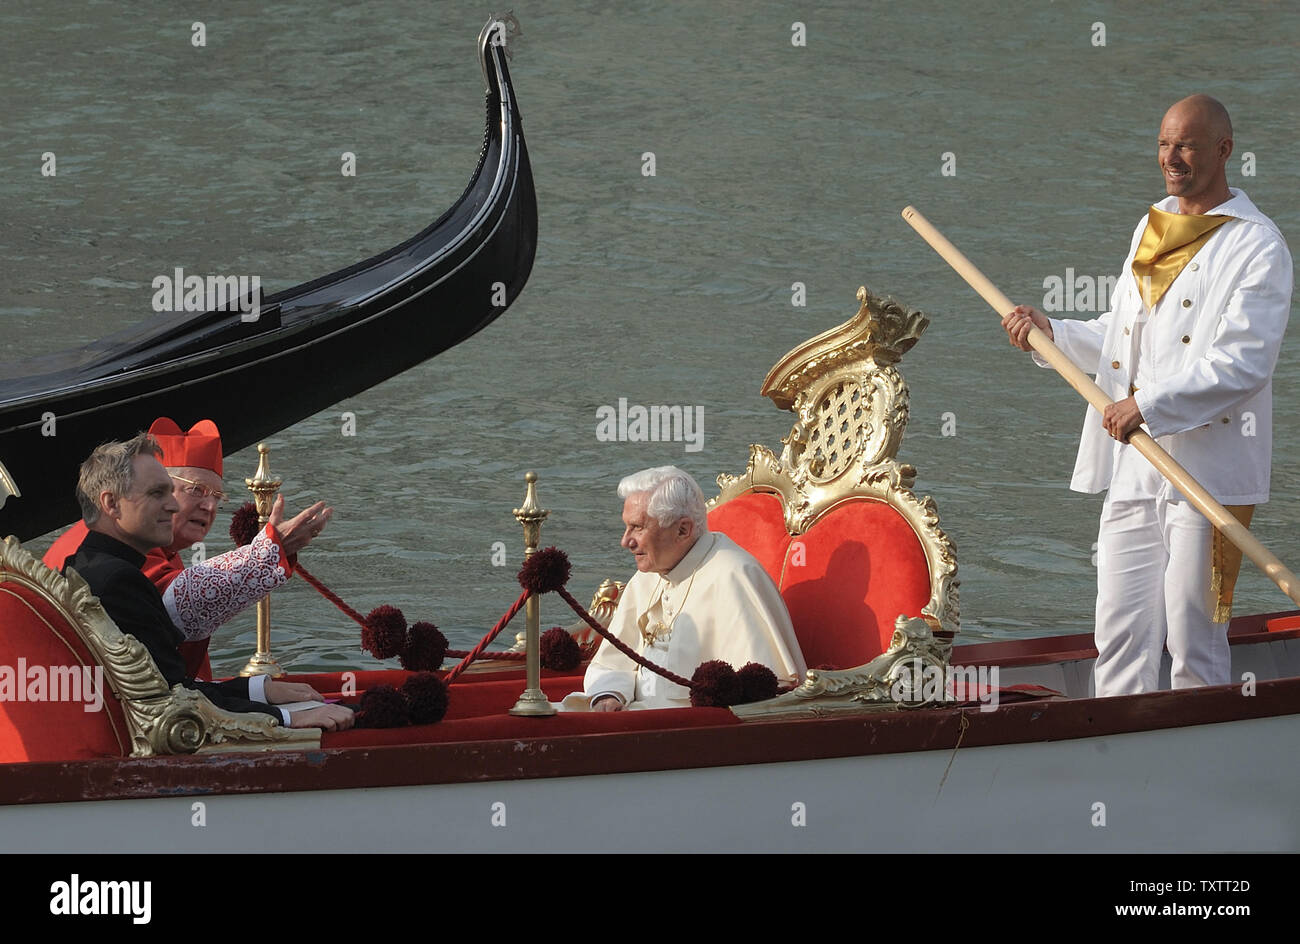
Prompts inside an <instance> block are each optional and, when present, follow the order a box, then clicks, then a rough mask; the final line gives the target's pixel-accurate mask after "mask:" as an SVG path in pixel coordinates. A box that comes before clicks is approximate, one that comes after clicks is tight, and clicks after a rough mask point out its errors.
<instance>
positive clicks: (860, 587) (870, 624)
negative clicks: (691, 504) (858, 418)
mask: <svg viewBox="0 0 1300 944" xmlns="http://www.w3.org/2000/svg"><path fill="white" fill-rule="evenodd" d="M709 527H710V528H711V529H712V530H715V531H721V532H723V533H725V534H726V535H727V536H728V537H730V538H731V539H732V540H733V541H735V542H736V543H737V544H739V545H740V546H741V547H743V548H745V549H746V550H747V551H749V552H750V553H751V554H753V555H754V556H755V557H756V558H757V559H758V561H759V562H760V563H761V564H762V565H763V567H764V569H765V570H766V571H767V572H768V574H769V575H771V577H772V579H773V581H775V582H776V584H777V586H778V587H779V588H780V590H781V595H782V597H784V598H785V603H786V606H787V607H788V608H789V610H790V620H791V622H792V623H793V624H794V630H795V635H796V636H798V638H799V646H800V648H801V649H802V650H803V656H804V660H805V661H806V662H807V664H808V667H809V668H821V667H827V666H829V667H833V668H841V669H842V668H851V667H853V666H856V665H862V664H863V663H865V662H869V661H870V660H871V659H873V658H875V657H876V656H878V655H880V653H882V652H884V651H885V649H886V648H888V646H889V640H890V638H891V637H892V636H893V633H894V620H895V619H896V618H897V617H898V616H899V615H906V616H919V615H920V614H921V610H922V608H923V607H924V606H925V605H926V604H927V603H929V602H930V592H931V591H930V566H929V562H928V561H927V559H926V556H925V549H924V548H923V547H922V545H921V542H920V539H919V538H918V537H917V535H916V532H915V531H913V530H912V526H911V525H910V524H909V523H908V522H907V519H905V518H904V517H903V516H902V515H901V514H900V513H899V512H898V511H897V510H896V509H895V508H894V507H893V506H891V505H889V504H888V503H886V502H883V501H879V500H874V499H868V498H854V499H850V500H848V501H845V502H842V503H841V504H839V505H836V506H835V507H834V508H832V509H830V510H829V511H827V512H824V513H823V514H822V516H821V517H820V518H819V519H818V520H817V521H816V523H814V524H813V526H812V527H811V528H810V529H809V530H808V531H807V533H805V534H803V535H800V536H798V537H791V535H790V534H789V533H787V531H786V529H785V519H784V516H783V514H782V508H781V500H780V499H779V498H778V497H777V496H775V495H773V494H770V493H760V492H748V493H746V494H744V495H740V496H738V497H736V498H733V499H731V500H730V501H727V502H724V503H723V504H721V505H719V506H718V507H717V508H715V509H714V510H713V511H712V512H711V513H710V514H709Z"/></svg>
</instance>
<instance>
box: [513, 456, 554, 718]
mask: <svg viewBox="0 0 1300 944" xmlns="http://www.w3.org/2000/svg"><path fill="white" fill-rule="evenodd" d="M524 481H525V482H527V483H528V490H527V491H526V492H525V493H524V504H523V507H522V508H516V509H515V510H514V516H515V520H516V521H518V522H519V523H520V524H521V525H523V528H524V559H525V560H527V559H528V558H529V557H532V555H533V553H534V552H535V551H536V550H537V546H538V545H539V544H541V542H542V522H543V521H545V520H546V517H547V515H549V514H550V512H549V511H546V510H545V509H543V508H542V507H541V506H539V505H538V504H537V473H536V472H527V473H525V474H524ZM524 619H525V631H524V632H525V637H526V639H527V644H528V656H527V659H526V660H525V663H524V664H525V666H526V667H527V673H528V679H527V683H526V687H525V689H524V693H523V694H522V695H520V696H519V700H518V701H517V702H515V706H514V707H513V708H511V709H510V713H511V714H512V715H524V716H530V717H534V718H545V717H549V716H550V715H553V714H555V709H554V708H552V707H551V703H550V701H549V700H548V699H547V697H546V693H545V692H543V691H542V612H541V605H540V601H539V600H538V599H537V597H536V596H532V597H529V598H528V602H527V603H526V604H524Z"/></svg>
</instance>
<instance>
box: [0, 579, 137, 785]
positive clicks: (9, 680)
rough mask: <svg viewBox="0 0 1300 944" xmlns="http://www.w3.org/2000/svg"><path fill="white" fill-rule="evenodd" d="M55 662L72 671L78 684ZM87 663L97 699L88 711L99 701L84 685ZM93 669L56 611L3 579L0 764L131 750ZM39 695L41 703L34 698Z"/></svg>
mask: <svg viewBox="0 0 1300 944" xmlns="http://www.w3.org/2000/svg"><path fill="white" fill-rule="evenodd" d="M56 667H70V668H72V669H74V670H75V672H76V675H77V679H76V681H75V683H74V682H73V681H72V678H71V673H69V672H66V671H63V672H55V671H53V670H54V669H56ZM86 667H89V668H90V670H91V672H90V678H91V679H92V680H93V681H94V683H95V684H96V686H97V687H98V690H99V692H100V695H99V698H100V699H102V701H99V707H98V709H97V710H87V708H91V709H94V707H95V704H96V702H97V698H96V697H95V695H94V694H93V693H92V692H91V691H87V690H86V689H85V688H84V685H85V682H86V672H85V668H86ZM95 667H96V662H95V659H94V658H93V657H92V655H91V653H90V650H89V649H88V648H87V647H86V644H85V643H84V642H82V640H81V637H80V636H78V635H77V631H76V629H74V628H73V627H72V626H71V625H69V624H68V622H67V620H65V619H64V618H63V616H62V614H60V612H59V611H58V609H57V608H55V607H54V606H53V605H52V604H51V603H50V602H49V601H48V600H46V599H45V598H44V597H42V596H41V594H39V593H37V592H36V591H35V590H33V589H31V588H30V587H28V586H25V585H22V584H18V583H16V582H12V581H5V582H0V672H2V673H4V677H3V678H0V763H14V762H20V761H50V760H83V759H90V758H95V757H122V756H125V755H127V754H129V753H130V736H129V734H128V728H127V724H126V718H125V716H124V715H123V712H122V705H121V703H120V702H118V700H117V697H116V696H115V695H114V694H113V691H112V688H111V687H110V686H109V684H108V680H107V678H106V677H105V676H104V674H103V672H102V670H101V671H100V672H98V673H96V672H95V671H94V669H95ZM101 683H102V684H101ZM19 690H21V698H22V700H19V694H20V691H19ZM74 696H75V697H74ZM38 697H39V698H42V699H44V700H39V701H37V700H32V699H35V698H38ZM52 698H56V699H58V700H50V699H52Z"/></svg>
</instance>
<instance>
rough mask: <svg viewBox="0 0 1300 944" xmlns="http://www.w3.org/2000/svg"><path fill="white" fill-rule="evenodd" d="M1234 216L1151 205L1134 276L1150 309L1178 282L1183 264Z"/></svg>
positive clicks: (1136, 258) (1139, 246)
mask: <svg viewBox="0 0 1300 944" xmlns="http://www.w3.org/2000/svg"><path fill="white" fill-rule="evenodd" d="M1230 219H1232V217H1230V216H1221V215H1216V216H1206V215H1203V214H1199V213H1166V212H1165V211H1164V210H1157V209H1156V208H1155V207H1152V208H1151V212H1150V213H1149V214H1148V215H1147V228H1146V232H1144V233H1143V234H1142V241H1141V242H1140V243H1138V250H1137V255H1135V256H1134V257H1133V277H1134V278H1135V279H1137V284H1138V291H1140V292H1141V293H1142V298H1143V300H1144V301H1145V302H1146V303H1147V308H1155V307H1156V303H1157V302H1159V301H1160V299H1161V297H1162V296H1163V295H1164V294H1165V292H1167V291H1168V290H1169V286H1171V285H1173V284H1174V279H1176V278H1178V273H1180V272H1182V271H1183V266H1185V265H1187V263H1189V262H1191V261H1192V256H1194V255H1196V253H1197V252H1199V251H1200V248H1201V247H1202V246H1204V245H1205V244H1206V243H1207V242H1208V241H1209V239H1210V236H1211V235H1213V233H1214V231H1215V230H1216V229H1218V228H1219V227H1220V226H1222V225H1223V224H1224V223H1226V222H1228V220H1230Z"/></svg>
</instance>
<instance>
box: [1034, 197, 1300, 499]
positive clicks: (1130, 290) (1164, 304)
mask: <svg viewBox="0 0 1300 944" xmlns="http://www.w3.org/2000/svg"><path fill="white" fill-rule="evenodd" d="M1230 189H1231V193H1232V197H1231V199H1229V200H1228V201H1227V202H1226V203H1223V204H1221V205H1219V206H1218V207H1215V208H1214V209H1213V210H1211V211H1210V213H1218V214H1227V215H1228V216H1233V217H1236V219H1235V220H1234V221H1232V222H1229V223H1226V224H1224V225H1223V226H1220V227H1219V228H1218V229H1217V230H1215V231H1214V234H1213V235H1212V236H1211V237H1210V239H1209V241H1208V242H1207V243H1206V244H1205V245H1204V246H1203V247H1202V248H1201V250H1200V252H1198V253H1197V254H1196V255H1195V256H1194V257H1193V258H1192V261H1191V262H1189V263H1188V264H1187V265H1186V266H1185V267H1184V268H1183V271H1182V272H1180V273H1179V275H1178V278H1177V279H1175V280H1174V282H1173V284H1172V285H1171V286H1170V287H1169V289H1168V291H1166V292H1165V294H1164V296H1163V297H1162V298H1161V299H1160V301H1159V303H1158V304H1157V305H1156V307H1155V309H1154V311H1153V312H1152V313H1151V315H1150V318H1149V319H1148V321H1147V323H1146V326H1145V328H1144V330H1143V344H1153V345H1154V349H1153V355H1154V364H1155V369H1154V373H1155V378H1154V381H1153V382H1150V383H1147V384H1144V385H1143V387H1142V388H1141V389H1140V390H1138V391H1137V393H1136V394H1134V399H1135V400H1136V401H1137V405H1138V408H1139V409H1140V410H1141V411H1142V417H1143V419H1144V420H1145V421H1146V423H1145V428H1146V429H1147V431H1148V432H1149V433H1150V434H1151V435H1152V436H1154V437H1155V438H1156V441H1157V442H1158V443H1159V444H1160V445H1161V446H1162V447H1163V448H1164V449H1165V450H1166V451H1167V452H1168V453H1169V454H1170V455H1171V456H1173V458H1174V459H1175V460H1176V461H1177V462H1179V463H1180V464H1181V465H1182V466H1183V467H1184V468H1185V469H1187V471H1188V472H1190V473H1191V474H1192V477H1193V478H1195V479H1196V480H1197V481H1199V482H1200V483H1201V485H1203V486H1204V487H1205V488H1206V489H1207V490H1208V491H1209V492H1210V494H1211V495H1213V496H1214V497H1215V498H1216V499H1218V501H1219V502H1220V503H1222V504H1225V505H1252V504H1259V503H1262V502H1265V501H1268V485H1269V472H1270V466H1271V461H1272V454H1273V387H1272V376H1273V367H1274V365H1275V364H1276V363H1277V355H1278V349H1279V348H1280V347H1281V344H1282V335H1283V333H1284V332H1285V331H1286V322H1287V318H1288V316H1289V315H1290V313H1291V282H1292V270H1291V254H1290V253H1289V252H1288V251H1287V246H1286V241H1285V240H1284V239H1283V237H1282V234H1281V233H1280V232H1279V231H1278V228H1277V227H1276V226H1275V225H1274V224H1273V221H1272V220H1270V219H1269V218H1268V217H1266V216H1265V215H1264V214H1262V213H1260V212H1259V210H1258V209H1256V207H1255V204H1253V203H1251V202H1250V199H1249V198H1248V197H1247V196H1246V195H1245V193H1243V192H1242V191H1240V190H1237V189H1236V188H1230ZM1156 207H1157V209H1160V210H1165V211H1167V212H1171V213H1176V212H1178V198H1177V197H1168V198H1167V199H1165V200H1163V201H1161V202H1160V203H1158V204H1156ZM1146 223H1147V218H1146V216H1143V217H1142V220H1141V221H1140V222H1139V223H1138V225H1137V229H1135V230H1134V231H1133V241H1132V244H1131V245H1130V247H1129V253H1128V258H1127V259H1125V260H1124V269H1123V271H1122V272H1121V274H1120V278H1119V281H1118V282H1117V283H1116V286H1115V292H1114V296H1113V297H1112V298H1111V310H1110V311H1108V312H1106V313H1105V314H1104V315H1102V316H1101V317H1099V318H1095V319H1093V320H1091V321H1075V320H1061V319H1057V318H1053V319H1051V322H1052V331H1053V334H1054V335H1055V341H1056V344H1057V346H1058V347H1060V348H1061V350H1062V351H1063V352H1064V353H1065V355H1066V356H1067V357H1069V358H1070V360H1072V361H1074V363H1075V364H1077V365H1078V366H1079V367H1080V368H1082V369H1084V370H1095V371H1096V372H1097V378H1096V379H1097V384H1098V386H1100V387H1101V389H1102V390H1104V391H1105V392H1106V394H1107V395H1108V396H1109V397H1110V398H1111V399H1113V400H1122V399H1124V398H1125V397H1127V396H1128V395H1129V385H1130V384H1131V383H1133V380H1134V377H1135V375H1136V372H1137V362H1138V350H1137V345H1136V344H1135V343H1134V337H1135V333H1134V332H1133V325H1134V321H1135V319H1136V318H1137V316H1138V315H1139V314H1141V313H1142V311H1143V306H1144V302H1143V301H1142V296H1141V293H1140V292H1139V291H1138V288H1137V283H1136V280H1135V279H1134V277H1133V270H1132V263H1133V256H1134V254H1135V253H1136V252H1137V248H1138V243H1139V242H1140V241H1141V239H1142V233H1143V232H1144V230H1145V229H1146ZM1035 360H1036V361H1037V362H1038V363H1039V365H1040V366H1044V367H1045V366H1047V364H1046V362H1045V361H1043V360H1042V359H1041V358H1039V357H1038V356H1037V355H1035ZM1121 448H1124V447H1123V446H1122V444H1120V443H1118V442H1116V441H1115V440H1113V439H1111V437H1110V436H1109V435H1108V434H1107V433H1106V431H1105V430H1104V429H1103V428H1102V425H1101V414H1100V413H1098V412H1097V411H1096V410H1094V409H1092V408H1091V407H1089V408H1088V413H1087V416H1086V417H1085V419H1084V422H1083V437H1082V440H1081V442H1080V443H1079V456H1078V459H1077V460H1076V462H1075V466H1074V477H1073V478H1072V479H1071V481H1070V488H1072V489H1073V490H1074V491H1077V492H1100V491H1102V490H1103V489H1105V488H1108V487H1109V486H1110V482H1111V473H1112V471H1113V469H1114V467H1115V461H1116V458H1117V456H1118V450H1120V449H1121ZM1168 488H1169V493H1170V494H1171V495H1172V497H1174V498H1177V497H1179V496H1178V494H1177V492H1176V491H1174V490H1173V488H1172V486H1169V487H1168Z"/></svg>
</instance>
